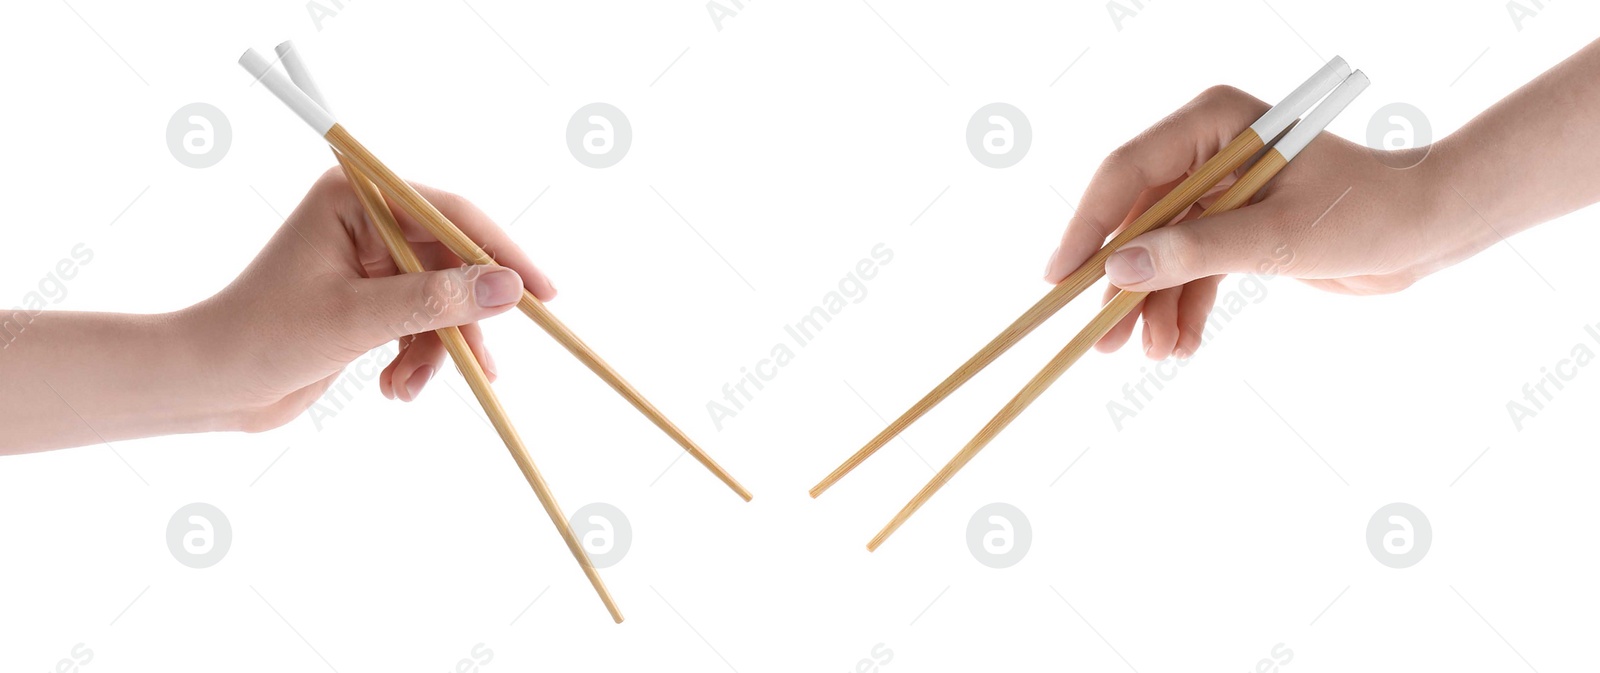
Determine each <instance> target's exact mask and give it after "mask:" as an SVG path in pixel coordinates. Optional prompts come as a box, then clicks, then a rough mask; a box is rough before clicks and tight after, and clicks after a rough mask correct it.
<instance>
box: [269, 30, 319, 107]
mask: <svg viewBox="0 0 1600 673" xmlns="http://www.w3.org/2000/svg"><path fill="white" fill-rule="evenodd" d="M276 51H277V52H278V60H279V62H281V63H283V69H284V70H285V71H286V72H288V73H289V81H291V82H294V85H295V86H297V87H299V88H300V90H301V91H304V92H305V94H306V95H307V96H309V97H310V98H311V101H312V102H313V103H316V104H317V105H318V106H321V107H322V109H323V110H325V111H327V112H328V113H329V114H333V108H332V107H329V106H328V99H327V98H326V97H324V96H323V95H322V89H321V87H318V86H317V80H316V79H315V78H313V77H312V76H311V70H310V69H309V68H307V67H306V60H305V58H304V57H302V56H301V55H300V54H301V51H300V50H299V49H296V48H295V46H294V40H284V41H283V43H282V44H279V45H278V46H277V48H276Z"/></svg>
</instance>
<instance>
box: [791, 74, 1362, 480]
mask: <svg viewBox="0 0 1600 673" xmlns="http://www.w3.org/2000/svg"><path fill="white" fill-rule="evenodd" d="M1349 74H1350V67H1349V65H1348V64H1346V63H1345V61H1344V59H1342V58H1339V57H1337V56H1335V57H1334V58H1333V60H1331V61H1329V62H1328V63H1327V64H1325V65H1323V66H1322V68H1321V69H1319V70H1318V71H1317V72H1316V74H1314V75H1312V76H1311V78H1310V79H1308V80H1306V81H1305V83H1303V84H1301V85H1300V86H1299V88H1296V89H1295V90H1294V92H1292V93H1290V94H1289V96H1287V97H1285V98H1284V99H1283V101H1282V102H1280V103H1278V104H1277V105H1275V106H1273V107H1272V109H1270V110H1268V111H1267V113H1266V114H1264V115H1262V116H1261V118H1260V119H1258V120H1257V121H1256V122H1255V123H1254V124H1251V125H1250V127H1249V128H1246V129H1245V130H1244V131H1242V132H1240V133H1239V135H1238V136H1236V137H1235V138H1234V139H1233V140H1232V141H1230V142H1229V143H1228V144H1227V145H1226V146H1224V147H1223V148H1222V149H1221V150H1220V151H1218V152H1217V154H1216V155H1215V156H1212V157H1211V158H1210V159H1208V160H1207V161H1206V162H1205V163H1204V164H1201V166H1200V168H1199V169H1197V170H1195V172H1194V173H1193V174H1191V175H1190V176H1189V177H1187V178H1185V179H1184V180H1183V182H1181V183H1179V184H1178V186H1177V187H1175V188H1173V190H1172V191H1170V192H1168V193H1167V194H1166V195H1165V196H1163V197H1161V199H1160V200H1159V201H1156V203H1155V204H1154V205H1152V206H1150V208H1148V209H1146V210H1145V211H1144V212H1143V213H1141V214H1140V215H1139V217H1138V218H1136V219H1134V221H1133V222H1131V223H1129V224H1128V226H1127V227H1126V228H1124V229H1123V230H1122V231H1121V232H1120V233H1118V234H1117V235H1116V236H1115V237H1114V238H1112V239H1111V241H1110V242H1108V243H1106V244H1105V245H1104V246H1102V247H1101V248H1100V250H1099V251H1097V252H1095V254H1094V255H1093V256H1091V257H1090V258H1089V259H1088V260H1087V261H1085V262H1084V263H1083V264H1082V265H1080V266H1079V267H1078V268H1077V270H1075V271H1073V272H1072V274H1071V275H1069V276H1067V277H1066V278H1065V279H1063V280H1062V281H1061V282H1060V283H1058V284H1057V285H1056V286H1055V287H1054V288H1051V289H1050V292H1049V293H1047V294H1045V296H1044V297H1043V298H1042V299H1040V300H1039V301H1038V302H1037V303H1035V304H1034V305H1033V306H1032V307H1030V308H1029V309H1028V310H1027V311H1024V312H1023V314H1022V315H1021V316H1020V317H1018V318H1017V319H1016V320H1015V321H1013V322H1012V323H1011V324H1010V325H1008V326H1007V327H1006V328H1005V330H1003V331H1001V332H1000V334H999V335H997V336H995V338H994V339H992V340H990V341H989V343H988V344H986V345H984V347H983V348H981V349H979V350H978V352H977V353H976V354H974V355H973V356H972V357H971V358H968V359H967V361H966V362H963V363H962V364H961V366H960V367H957V368H956V370H955V371H954V372H952V373H951V374H950V375H949V376H947V377H945V379H944V380H943V381H940V382H939V385H937V386H934V388H933V390H931V391H929V392H928V394H926V395H924V396H922V399H920V400H917V402H916V403H915V404H912V405H911V408H910V409H907V410H906V411H905V413H902V414H900V416H899V417H898V418H895V419H894V421H893V422H891V423H889V425H888V426H886V427H884V429H883V430H881V431H879V432H878V434H877V435H876V436H874V437H873V438H872V439H871V440H870V441H868V442H867V443H866V445H865V446H863V447H861V449H859V450H857V451H856V452H855V453H854V454H852V455H851V456H850V457H849V458H847V459H845V461H844V463H842V464H840V465H839V467H837V468H834V470H833V472H830V473H829V474H828V476H826V477H823V479H822V481H820V482H817V485H816V486H813V487H811V491H810V493H811V497H813V498H815V497H817V496H819V495H822V492H823V491H826V490H828V488H829V487H831V486H833V485H834V484H836V483H838V482H839V480H840V479H843V478H844V476H845V475H847V474H850V471H851V470H854V469H855V468H856V467H858V466H860V465H861V463H863V462H865V461H866V460H867V458H870V457H871V456H872V454H874V453H877V452H878V450H879V449H881V448H883V447H884V445H886V444H888V443H889V441H890V440H892V439H894V438H895V437H896V436H897V435H899V434H900V433H901V432H903V431H905V429H906V428H907V427H910V426H911V424H912V423H914V422H916V421H917V419H919V418H921V417H922V416H923V415H924V414H926V413H928V411H929V410H931V409H933V407H934V406H936V405H938V404H939V403H940V402H942V401H944V399H945V398H946V397H949V396H950V394H951V393H954V392H955V391H956V389H957V388H959V387H961V386H962V384H965V383H966V382H967V381H969V380H971V379H972V377H973V376H976V375H977V374H978V372H980V371H983V369H984V368H985V367H987V366H989V365H990V364H991V363H993V362H994V361H995V360H996V359H998V358H999V357H1000V356H1001V355H1002V354H1004V353H1005V352H1006V351H1007V350H1010V349H1011V347H1012V346H1015V345H1017V343H1018V342H1020V341H1022V339H1023V337H1026V336H1028V334H1029V333H1031V332H1033V330H1034V329H1036V328H1038V327H1039V325H1042V324H1044V322H1045V321H1046V320H1049V319H1050V317H1051V316H1053V315H1055V314H1056V312H1057V311H1060V310H1061V308H1062V307H1064V306H1066V305H1067V303H1068V302H1070V301H1072V299H1073V298H1074V297H1077V296H1078V295H1079V294H1082V293H1083V291H1084V290H1086V289H1088V288H1089V287H1090V286H1092V285H1094V284H1095V283H1096V282H1097V281H1099V280H1100V278H1101V277H1102V276H1104V275H1105V263H1106V259H1108V258H1110V257H1111V254H1112V253H1114V252H1116V251H1117V249H1118V248H1121V247H1122V246H1123V245H1125V244H1127V243H1128V241H1131V240H1133V239H1134V238H1137V237H1138V236H1140V235H1141V234H1144V233H1145V232H1147V231H1149V230H1151V229H1154V228H1156V227H1160V226H1164V225H1166V224H1167V223H1168V222H1170V221H1172V219H1173V218H1175V217H1177V216H1178V215H1179V214H1180V213H1182V212H1183V211H1185V210H1188V209H1189V207H1190V206H1191V205H1193V204H1194V202H1195V201H1198V200H1199V199H1200V197H1202V196H1204V195H1205V194H1206V192H1209V191H1211V188H1212V187H1215V186H1217V183H1219V182H1221V181H1222V179H1223V178H1224V177H1227V176H1228V175H1230V174H1232V173H1233V172H1234V171H1236V170H1238V169H1239V167H1241V166H1243V165H1244V164H1245V162H1246V161H1248V160H1249V159H1250V157H1251V156H1253V155H1255V153H1256V152H1258V151H1260V150H1261V148H1262V147H1263V146H1265V144H1266V142H1267V141H1269V140H1271V139H1273V138H1275V137H1277V136H1278V134H1279V133H1282V132H1283V130H1284V129H1285V128H1287V127H1288V126H1289V125H1290V124H1291V123H1293V121H1294V120H1295V119H1296V118H1298V117H1299V116H1300V114H1301V113H1303V112H1305V111H1306V109H1307V108H1310V107H1311V105H1312V104H1313V103H1315V102H1317V100H1319V99H1321V98H1322V97H1323V95H1325V94H1327V93H1328V92H1329V91H1330V90H1332V89H1333V88H1334V86H1336V85H1338V84H1339V82H1340V81H1342V80H1344V79H1345V77H1346V76H1348V75H1349Z"/></svg>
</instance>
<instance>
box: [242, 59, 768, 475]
mask: <svg viewBox="0 0 1600 673" xmlns="http://www.w3.org/2000/svg"><path fill="white" fill-rule="evenodd" d="M239 62H240V64H241V65H243V66H244V67H245V69H246V70H248V71H250V73H251V74H252V75H255V76H256V77H258V78H260V79H261V81H262V83H263V84H265V85H266V86H267V88H268V90H270V91H272V93H273V94H274V95H276V96H277V97H278V98H279V100H282V101H283V102H284V104H286V105H288V106H289V108H290V109H291V110H293V111H294V112H295V114H296V115H298V116H299V117H300V118H301V119H302V120H304V121H305V122H306V123H307V124H309V125H310V126H311V127H312V129H313V130H315V131H316V132H317V134H318V135H321V136H322V137H323V138H324V139H325V140H327V141H328V144H330V145H332V146H333V148H334V149H335V150H337V151H338V152H339V154H341V155H343V156H344V157H345V158H346V159H347V160H349V161H350V163H352V164H353V165H354V166H355V167H356V169H357V170H359V171H360V172H361V173H362V174H364V175H366V176H367V177H368V178H370V179H371V180H372V182H374V183H376V184H377V186H378V189H379V190H380V191H382V192H383V194H384V195H385V196H387V197H389V199H391V200H393V201H394V202H395V203H396V204H397V205H399V206H400V208H401V209H402V210H404V211H406V213H408V214H410V215H411V217H412V218H414V219H416V220H417V222H419V223H421V224H422V226H423V227H424V228H426V229H427V230H428V232H429V233H431V234H433V236H434V237H435V238H437V239H439V241H440V242H441V243H444V244H445V247H448V248H449V249H450V251H451V252H454V253H455V254H456V256H457V257H460V258H461V259H462V260H463V261H465V262H467V263H470V264H484V265H497V266H498V263H497V262H495V260H494V258H493V257H492V256H490V255H489V253H487V252H485V251H484V250H483V248H481V247H479V246H478V244H477V243H476V242H474V241H473V240H472V239H471V238H470V237H468V236H467V235H466V234H465V233H463V232H462V231H461V230H460V229H459V228H457V227H456V225H455V224H454V223H452V222H451V221H450V220H449V219H448V218H446V217H445V216H444V214H443V213H440V212H439V210H438V209H437V208H435V207H434V206H433V204H431V203H429V202H428V200H427V199H425V198H423V197H422V195H421V194H418V193H417V191H416V190H415V189H413V188H412V187H411V185H410V183H407V182H406V181H405V180H403V179H401V178H400V176H399V175H397V174H395V172H394V171H393V170H390V169H389V167H388V166H386V165H384V164H383V162H382V161H379V160H378V158H377V156H375V155H373V154H372V152H370V151H368V150H367V148H366V147H363V146H362V145H361V143H360V142H358V141H357V140H356V139H355V137H354V136H352V135H351V134H350V132H349V131H347V130H345V128H344V127H343V126H340V125H339V124H338V122H337V121H336V120H335V119H334V117H333V115H331V114H328V112H327V111H326V110H323V109H321V108H320V107H318V106H316V104H315V103H314V102H313V101H312V100H311V99H310V98H309V97H307V96H306V95H305V93H304V92H302V91H300V90H299V89H298V88H295V87H294V86H293V85H292V84H290V83H289V82H288V81H287V80H286V79H285V80H283V81H282V84H277V83H275V82H274V80H277V79H278V77H274V75H277V76H279V77H281V75H282V73H278V72H277V71H275V70H273V69H272V67H271V63H269V62H267V61H266V59H264V58H261V55H260V54H257V53H255V51H254V50H249V51H246V52H245V54H244V56H242V57H241V58H240V60H239ZM517 308H519V309H521V310H522V312H523V313H524V314H526V315H527V316H528V317H529V318H531V319H533V321H534V322H535V323H537V324H538V325H539V327H541V328H543V329H544V331H545V332H546V333H548V334H549V335H550V336H551V337H554V338H555V340H556V341H557V342H558V343H560V344H561V345H562V346H563V347H565V348H566V349H567V351H568V352H570V353H572V354H573V355H574V356H576V357H577V358H578V360H579V361H580V362H582V363H583V364H584V366H586V367H588V368H589V370H590V371H592V372H594V373H595V374H596V375H597V376H599V377H600V379H601V380H602V381H605V382H606V384H607V385H609V386H611V388H612V390H615V391H617V393H618V394H620V395H622V397H623V398H624V399H626V400H627V401H628V403H629V404H632V405H633V407H634V408H635V409H638V410H639V412H640V413H642V414H644V416H645V418H648V419H650V422H651V423H654V424H655V426H656V427H657V428H660V429H661V431H662V432H665V433H666V434H667V436H669V437H671V438H672V440H673V441H675V442H677V443H678V445H679V446H681V447H683V450H684V451H687V452H688V453H689V455H690V456H693V457H694V459H695V460H697V461H699V462H700V464H701V465H704V466H705V468H706V469H707V470H709V471H710V472H711V473H712V474H713V475H715V476H716V477H717V478H718V479H720V480H722V483H724V484H726V485H727V486H728V488H730V489H732V490H733V492H734V493H736V494H738V496H739V497H740V498H742V499H744V500H745V501H747V502H748V501H749V500H750V498H751V495H750V491H749V490H747V489H746V488H745V487H744V486H743V485H741V484H740V483H739V482H738V480H736V479H734V478H733V475H731V474H728V471H727V470H725V469H723V468H722V466H721V465H719V464H717V462H716V461H715V460H713V459H712V458H711V456H709V455H707V454H706V452H705V451H703V450H701V448H700V447H699V445H697V444H695V442H694V440H692V439H690V438H689V436H688V435H687V434H685V433H684V432H683V431H682V430H680V429H678V427H677V426H676V425H674V424H673V423H672V421H670V420H668V419H667V417H666V416H665V415H664V414H662V413H661V411H660V410H658V409H656V407H655V405H653V404H651V403H650V401H649V400H646V399H645V398H644V395H642V394H640V393H639V391H638V390H637V389H635V388H634V387H633V386H632V384H629V383H628V382H627V380H625V379H623V378H622V375H621V374H618V373H617V371H616V370H615V369H612V367H611V365H609V364H607V363H606V362H605V361H604V360H602V359H600V356H599V354H597V353H595V351H594V349H592V348H590V347H589V345H588V344H586V343H584V342H583V340H582V339H579V338H578V336H577V335H576V334H574V333H573V332H572V330H571V329H569V328H568V327H567V326H566V325H565V324H563V323H562V322H561V321H560V320H559V319H557V318H556V317H555V315H554V314H552V313H551V312H550V310H549V309H547V308H545V306H544V303H543V302H541V301H539V299H538V298H537V297H534V296H533V293H532V292H529V291H527V290H526V289H524V290H523V292H522V299H521V300H520V301H518V302H517Z"/></svg>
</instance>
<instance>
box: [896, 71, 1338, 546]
mask: <svg viewBox="0 0 1600 673" xmlns="http://www.w3.org/2000/svg"><path fill="white" fill-rule="evenodd" d="M1366 87H1367V76H1366V75H1365V74H1364V73H1362V72H1361V71H1360V70H1357V71H1355V73H1354V74H1352V75H1350V76H1349V77H1348V78H1346V79H1345V80H1344V81H1343V82H1342V83H1340V84H1339V86H1338V88H1336V89H1334V91H1333V93H1330V94H1328V98H1327V100H1325V101H1323V103H1322V104H1321V105H1318V106H1317V109H1316V110H1313V111H1312V112H1311V114H1309V115H1307V116H1306V119H1305V121H1303V122H1301V123H1300V124H1298V125H1296V126H1295V127H1294V129H1292V130H1290V131H1289V133H1288V134H1286V135H1285V136H1284V137H1283V139H1282V140H1281V141H1279V142H1278V143H1277V144H1276V145H1275V146H1273V147H1272V148H1271V149H1269V150H1267V152H1266V153H1265V154H1264V155H1262V157H1261V158H1260V159H1259V160H1257V161H1256V163H1255V165H1253V166H1251V167H1250V170H1249V171H1247V172H1245V174H1244V176H1243V177H1241V178H1239V181H1238V182H1235V183H1234V184H1233V186H1232V187H1229V188H1228V191H1227V192H1224V193H1223V195H1222V197H1221V198H1219V199H1217V201H1216V202H1215V203H1213V204H1212V205H1211V207H1210V208H1207V209H1206V211H1205V212H1204V213H1202V214H1201V215H1200V216H1201V217H1206V216H1209V215H1216V214H1218V213H1225V212H1228V211H1230V210H1234V209H1236V208H1239V207H1240V206H1243V205H1245V204H1246V203H1249V202H1250V199H1252V198H1254V197H1255V195H1256V193H1257V192H1259V191H1261V189H1262V188H1263V187H1265V186H1266V185H1267V183H1268V182H1271V181H1272V178H1274V177H1276V176H1277V175H1278V172H1279V171H1281V170H1283V168H1284V167H1285V166H1287V165H1289V161H1290V160H1292V159H1294V157H1295V156H1296V155H1298V154H1299V153H1300V150H1302V149H1305V146H1306V145H1308V144H1310V142H1311V141H1312V140H1313V139H1314V138H1316V136H1317V134H1319V133H1321V132H1322V129H1324V128H1326V127H1327V126H1328V123H1329V122H1331V121H1333V118H1334V117H1336V116H1338V114H1339V113H1340V112H1342V111H1343V110H1344V108H1345V106H1347V105H1349V104H1350V101H1352V100H1355V97H1356V96H1357V95H1359V94H1360V93H1361V91H1362V90H1363V89H1365V88H1366ZM1149 294H1150V293H1148V292H1129V291H1127V290H1123V291H1120V292H1118V293H1117V294H1116V296H1115V297H1112V298H1111V301H1110V302H1108V303H1106V305H1105V306H1104V307H1103V308H1101V309H1100V312H1099V313H1097V314H1095V316H1094V318H1093V319H1091V320H1090V321H1089V324H1088V325H1085V326H1084V328H1083V330H1082V331H1080V332H1078V334H1077V335H1076V336H1074V337H1072V340H1070V341H1068V342H1067V345H1066V347H1065V348H1062V349H1061V352H1060V353H1057V354H1056V356H1055V357H1053V358H1051V359H1050V362H1049V363H1047V364H1046V365H1045V366H1044V369H1042V370H1040V371H1039V373H1038V374H1036V375H1034V377H1033V378H1032V379H1030V380H1029V381H1028V383H1027V385H1024V386H1023V387H1022V390H1021V391H1020V392H1018V393H1017V395H1016V396H1015V397H1013V398H1011V401H1010V402H1007V403H1006V405H1005V407H1003V408H1001V410H1000V413H998V414H995V416H994V418H993V419H990V421H989V422H988V423H987V424H985V425H984V426H983V429H981V430H979V431H978V434H977V436H975V437H973V438H972V441H970V442H967V445H966V446H964V447H962V449H961V451H960V452H959V453H957V454H956V455H955V457H954V458H951V459H950V462H949V463H946V464H945V466H944V467H943V468H942V469H940V470H939V472H938V474H935V475H934V477H933V479H932V480H930V481H929V482H928V484H927V485H926V486H923V487H922V490H920V491H918V492H917V494H916V495H915V496H913V497H912V498H911V501H910V502H908V503H906V506H905V507H903V508H901V509H900V512H899V513H897V514H895V516H894V518H893V519H890V521H889V523H888V525H885V526H884V527H883V530H880V531H878V534H877V535H876V536H873V538H872V541H871V542H868V543H867V550H868V551H875V550H877V548H878V546H879V545H882V544H883V542H884V540H887V539H889V536H890V535H892V534H893V533H894V532H895V530H897V529H899V528H900V526H901V525H902V524H904V523H905V522H906V520H907V519H909V518H911V515H912V514H914V513H916V511H917V510H918V509H919V508H921V507H922V505H923V504H925V503H926V502H927V501H928V499H929V498H931V497H933V494H934V493H937V492H938V491H939V489H940V488H941V487H943V486H944V485H945V483H947V482H949V481H950V479H951V477H954V476H955V474H956V472H957V471H959V470H960V469H961V468H962V467H964V466H965V465H966V464H967V463H968V462H970V461H971V460H972V458H973V456H976V455H978V452H979V451H981V450H983V447H985V446H988V444H989V442H990V441H993V440H994V438H995V437H996V436H998V435H999V434H1000V431H1002V430H1004V429H1005V428H1006V426H1008V425H1010V424H1011V422H1012V421H1014V420H1016V418H1017V416H1019V415H1021V414H1022V411H1023V410H1024V409H1027V408H1028V405H1030V404H1032V403H1033V401H1034V400H1036V399H1039V396H1040V395H1042V394H1044V391H1045V390H1046V389H1048V388H1049V387H1050V385H1051V384H1052V383H1055V382H1056V380H1057V379H1059V378H1061V375H1062V374H1064V373H1066V371H1067V368H1068V367H1071V366H1072V364H1073V363H1075V362H1077V361H1078V358H1080V357H1082V356H1083V354H1084V353H1085V352H1087V351H1088V350H1089V347H1090V346H1092V345H1094V343H1095V342H1096V341H1099V340H1100V338H1101V337H1103V336H1105V335H1106V332H1109V331H1111V328H1112V326H1114V325H1116V324H1117V323H1118V322H1121V321H1122V319H1123V318H1124V317H1127V315H1128V313H1129V312H1131V311H1132V310H1133V308H1134V307H1135V306H1138V305H1139V302H1141V301H1144V298H1145V297H1146V296H1148V295H1149Z"/></svg>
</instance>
